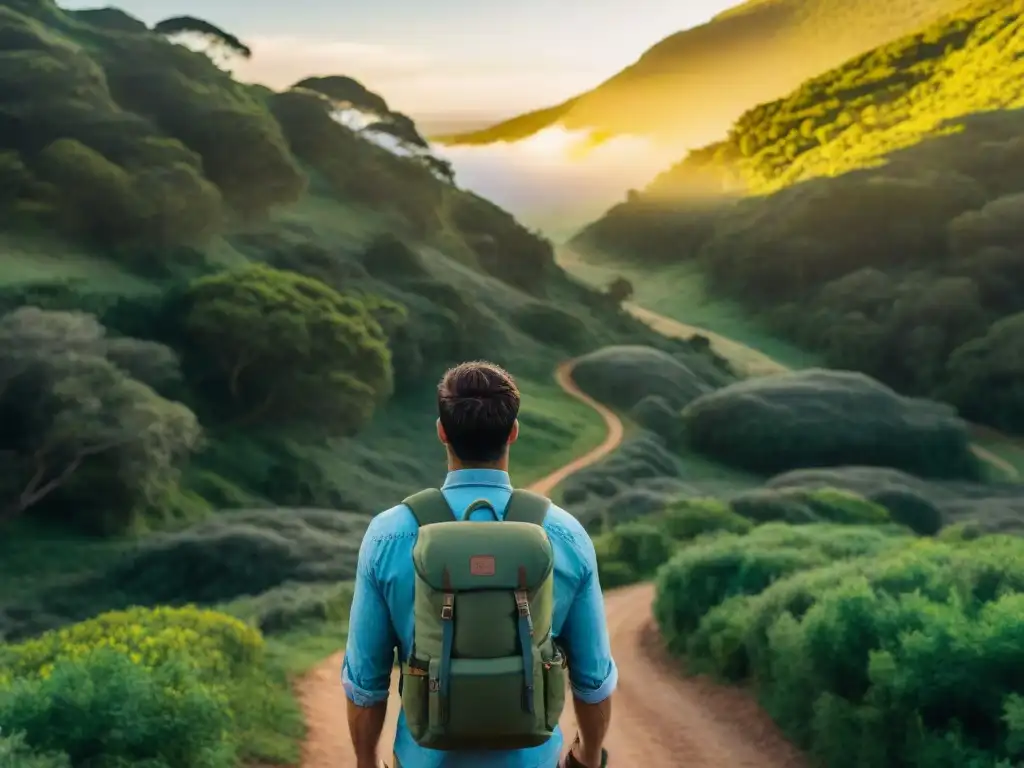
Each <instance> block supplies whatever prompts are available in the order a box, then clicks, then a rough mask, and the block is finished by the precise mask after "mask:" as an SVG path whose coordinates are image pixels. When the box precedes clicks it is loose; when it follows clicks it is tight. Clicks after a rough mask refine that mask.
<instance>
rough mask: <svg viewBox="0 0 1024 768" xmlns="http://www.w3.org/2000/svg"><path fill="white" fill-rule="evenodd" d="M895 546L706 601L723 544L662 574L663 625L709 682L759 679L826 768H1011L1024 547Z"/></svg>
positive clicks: (1012, 541)
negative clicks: (705, 589)
mask: <svg viewBox="0 0 1024 768" xmlns="http://www.w3.org/2000/svg"><path fill="white" fill-rule="evenodd" d="M762 530H763V529H762ZM801 530H806V529H801ZM847 530H849V529H847ZM754 535H756V532H755V534H752V535H751V536H750V537H747V539H746V540H747V541H748V542H749V541H752V540H753V537H754ZM893 544H894V545H890V546H880V547H873V548H868V549H865V550H862V551H861V552H860V553H858V552H856V551H855V550H853V549H847V551H846V552H845V553H844V554H843V555H842V557H843V559H842V560H841V561H839V562H834V563H831V564H814V563H811V564H810V567H808V568H805V569H801V570H799V571H790V572H789V575H787V576H783V577H782V578H778V579H776V580H774V581H772V582H771V583H765V582H764V581H763V580H762V581H761V582H760V583H757V582H756V581H749V582H747V583H748V584H749V585H750V587H751V588H750V589H746V590H741V589H733V590H732V591H731V593H730V592H727V591H723V592H721V593H720V594H717V595H713V596H712V595H709V598H708V599H705V600H699V599H695V597H694V591H693V588H692V582H691V579H692V578H693V577H694V575H695V574H697V573H698V572H699V570H698V569H699V568H700V567H707V565H709V564H711V563H713V562H715V559H716V556H717V555H716V552H715V548H716V547H719V548H720V547H722V546H723V545H722V542H721V541H713V542H709V543H708V544H706V545H704V547H703V552H704V554H701V548H691V549H689V550H687V551H686V552H683V553H680V554H679V555H677V556H676V559H675V560H674V561H673V563H672V564H670V565H669V566H667V567H666V568H665V569H664V570H663V571H662V573H661V577H660V579H659V583H658V597H657V600H656V606H657V618H658V621H659V624H660V625H661V627H662V631H663V632H665V633H666V636H667V638H668V640H669V644H670V646H671V647H672V649H673V651H674V652H677V653H683V652H685V653H686V654H687V656H688V660H689V661H690V662H691V663H693V664H695V665H697V666H698V668H706V669H710V670H713V671H715V672H717V673H718V674H721V675H725V676H728V677H730V678H732V679H742V678H746V677H749V678H751V679H753V680H756V682H757V687H758V694H759V697H760V699H761V701H762V703H763V704H764V705H765V707H766V708H767V709H768V711H769V713H770V714H771V715H772V717H773V718H774V719H775V720H776V721H777V722H778V723H779V724H780V725H781V726H782V728H783V730H784V731H785V732H786V733H787V734H788V735H789V736H790V737H791V738H792V739H794V741H795V742H796V743H797V744H798V745H800V746H802V747H804V748H806V749H808V750H809V751H810V752H811V754H813V755H815V756H816V757H817V758H818V759H820V760H821V761H822V762H823V763H824V764H827V765H834V766H855V765H866V764H881V763H883V762H884V763H885V764H886V765H893V766H900V767H903V766H906V767H907V768H909V767H910V766H915V765H921V764H922V763H924V762H927V763H928V764H929V765H949V766H953V765H979V766H980V765H995V764H1000V765H1002V764H1005V765H1009V764H1010V763H1011V762H1012V760H1014V759H1016V758H1017V754H1018V753H1017V746H1016V745H1017V743H1018V735H1017V731H1018V728H1017V725H1016V723H1017V715H1016V712H1017V708H1018V706H1019V704H1018V693H1017V691H1018V687H1019V681H1018V679H1017V673H1016V671H1015V670H1017V669H1018V668H1019V664H1020V659H1019V658H1017V656H1019V654H1020V649H1021V647H1022V646H1021V644H1020V642H1019V640H1018V637H1017V635H1018V634H1019V631H1020V626H1021V625H1020V620H1019V618H1020V610H1021V606H1020V602H1021V600H1020V597H1019V594H1018V593H1019V590H1020V589H1021V587H1022V585H1024V581H1022V579H1024V570H1022V566H1021V564H1022V563H1024V557H1022V555H1024V550H1022V542H1021V540H1020V539H1019V538H1009V537H982V538H979V539H976V540H973V541H966V542H953V543H935V542H918V543H916V544H914V545H913V546H911V547H906V546H899V544H900V542H899V540H898V539H897V540H894V541H893ZM763 551H764V556H765V557H774V556H775V555H774V554H769V553H770V550H767V549H766V550H763ZM851 556H852V557H851ZM830 559H832V558H830ZM730 594H731V595H732V596H731V597H730V596H729V595H730ZM854 734H856V736H854Z"/></svg>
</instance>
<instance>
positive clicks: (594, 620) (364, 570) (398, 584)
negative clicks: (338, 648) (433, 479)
mask: <svg viewBox="0 0 1024 768" xmlns="http://www.w3.org/2000/svg"><path fill="white" fill-rule="evenodd" d="M441 490H442V492H443V493H444V496H445V498H446V499H447V500H448V504H449V506H451V508H452V510H453V511H454V512H455V514H456V515H458V516H460V517H461V515H462V512H463V511H464V510H465V509H466V508H467V507H468V506H469V505H470V504H472V503H473V502H474V501H476V500H477V499H480V498H483V499H487V500H488V501H490V502H491V503H492V504H493V505H494V508H495V509H496V510H498V511H499V514H500V515H501V516H502V517H504V509H505V505H506V504H507V503H508V500H509V496H510V494H511V493H512V485H511V483H510V482H509V476H508V474H507V473H505V472H502V471H500V470H496V469H463V470H459V471H457V472H450V473H448V477H447V479H446V480H445V483H444V486H442V488H441ZM472 519H473V520H478V519H479V520H490V521H492V522H493V520H494V519H493V517H492V516H491V514H490V512H489V511H488V510H486V509H483V510H477V511H476V512H474V513H473V515H472ZM544 530H545V531H547V534H548V538H549V539H550V541H551V545H552V548H553V550H554V555H555V603H554V616H553V622H552V628H553V633H554V635H555V636H556V637H557V639H558V641H559V643H560V644H561V645H562V646H563V647H564V648H565V650H566V652H567V653H568V656H569V659H570V660H571V662H572V666H571V667H570V669H569V679H570V682H571V684H572V690H573V694H574V695H575V696H576V697H578V698H579V699H580V700H581V701H583V702H586V703H588V704H597V703H598V702H601V701H604V700H605V699H606V698H608V697H609V696H610V695H611V693H612V691H613V690H614V689H615V684H616V682H617V681H618V671H617V670H616V667H615V662H614V661H613V660H612V654H611V648H610V646H609V643H608V628H607V627H606V626H605V616H604V599H603V597H602V595H601V585H600V584H599V582H598V578H597V558H596V555H595V554H594V544H593V542H591V540H590V537H589V536H588V535H587V532H586V531H585V530H583V526H582V525H580V523H579V521H578V520H577V519H576V518H575V517H573V516H572V515H570V514H569V513H568V512H566V511H565V510H563V509H560V508H559V507H557V506H555V505H554V504H552V505H551V508H550V509H549V510H548V513H547V517H546V518H545V520H544ZM417 531H418V526H417V524H416V518H415V517H413V514H412V511H411V510H410V509H409V508H408V507H406V506H405V505H404V504H399V505H398V506H396V507H392V508H391V509H389V510H387V511H386V512H381V513H380V514H379V515H377V516H376V517H374V518H373V520H372V521H371V523H370V526H369V528H367V530H366V535H365V536H364V537H363V543H362V545H361V546H360V548H359V564H358V567H357V572H356V586H355V595H354V597H353V599H352V614H351V619H350V622H349V633H348V644H347V646H346V649H345V662H344V664H343V666H342V672H341V678H342V683H343V685H344V687H345V694H346V695H347V696H348V698H349V699H351V700H352V701H354V702H355V703H356V704H359V705H360V706H369V705H371V704H374V703H377V702H381V701H384V700H385V699H386V698H387V696H388V684H389V681H390V678H391V667H392V661H393V649H394V648H395V647H398V649H399V654H400V657H401V658H403V659H404V658H407V657H408V655H409V649H410V648H411V647H412V641H413V588H414V587H413V585H414V583H415V572H414V570H413V562H412V548H413V546H414V545H415V544H416V536H417ZM566 706H571V704H570V703H568V702H567V703H566ZM561 749H562V734H561V732H560V731H559V730H556V731H555V734H554V736H552V737H551V739H550V740H549V741H548V742H547V743H546V744H543V745H541V746H539V747H534V748H532V749H523V750H516V751H511V752H482V753H480V752H477V753H470V752H440V751H437V750H433V749H425V748H423V747H421V746H419V745H418V744H416V742H415V741H413V739H412V736H411V735H410V733H409V730H408V729H407V728H406V725H405V715H404V714H403V715H402V716H401V717H400V718H399V721H398V733H397V735H396V737H395V745H394V752H395V754H396V755H397V756H398V759H399V760H400V761H401V763H402V768H471V767H472V768H555V766H556V764H557V762H558V757H559V755H560V753H561ZM385 759H386V760H387V761H388V762H389V763H390V760H389V759H388V758H387V757H386V756H385Z"/></svg>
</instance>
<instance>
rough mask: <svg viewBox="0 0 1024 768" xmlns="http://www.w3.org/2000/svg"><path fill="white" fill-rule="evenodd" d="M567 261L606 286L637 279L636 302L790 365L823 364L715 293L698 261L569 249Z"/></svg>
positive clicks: (573, 270)
mask: <svg viewBox="0 0 1024 768" xmlns="http://www.w3.org/2000/svg"><path fill="white" fill-rule="evenodd" d="M559 263H560V264H561V266H562V267H563V268H565V269H566V271H568V272H569V273H570V274H572V275H573V276H575V277H576V278H578V279H579V280H581V281H582V282H583V283H585V284H587V285H592V286H597V287H603V286H605V285H607V284H608V283H610V282H611V281H612V280H613V279H615V278H616V277H624V278H626V279H627V280H629V281H630V283H632V285H633V299H632V300H633V302H634V303H636V304H638V305H639V306H641V307H643V308H645V309H649V310H651V311H652V312H657V313H658V314H660V315H664V316H665V317H668V318H671V319H672V320H676V321H678V322H681V323H685V324H688V325H696V326H700V327H701V328H704V329H707V330H709V331H713V332H714V333H717V334H721V335H722V336H725V337H727V338H728V339H731V340H732V341H735V342H739V343H740V344H743V345H745V346H748V347H751V348H753V349H755V350H757V351H759V352H762V353H764V354H765V355H767V356H768V357H770V358H772V359H773V360H776V361H778V362H779V363H781V364H782V365H784V366H785V367H787V368H793V369H801V368H813V367H815V366H817V365H819V364H820V360H819V359H818V357H817V356H816V355H814V354H812V353H810V352H807V351H805V350H802V349H800V348H798V347H795V346H793V345H792V344H788V343H786V342H785V341H781V340H779V339H776V338H774V337H772V336H771V335H770V334H768V333H766V332H765V331H764V330H763V329H762V328H760V327H759V325H758V323H757V322H756V321H754V320H752V319H751V318H750V313H749V312H747V311H746V310H744V309H743V307H742V306H740V305H739V304H738V303H736V302H734V301H731V300H729V299H724V298H719V297H717V296H712V295H710V294H709V292H708V289H707V286H706V282H705V280H704V277H703V275H702V274H701V272H700V268H699V266H697V265H696V264H673V265H671V266H665V267H640V266H636V265H633V264H625V263H612V262H605V263H594V262H591V261H583V260H581V259H579V258H575V257H574V256H573V255H572V254H569V253H566V252H565V251H564V250H563V251H562V253H561V254H560V262H559Z"/></svg>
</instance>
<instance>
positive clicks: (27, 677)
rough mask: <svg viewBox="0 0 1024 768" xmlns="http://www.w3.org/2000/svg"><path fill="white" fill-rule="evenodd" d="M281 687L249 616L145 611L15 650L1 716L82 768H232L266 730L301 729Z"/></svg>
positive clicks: (5, 667) (44, 749)
mask: <svg viewBox="0 0 1024 768" xmlns="http://www.w3.org/2000/svg"><path fill="white" fill-rule="evenodd" d="M281 682H282V681H280V680H279V679H277V677H276V675H275V674H274V673H272V672H271V671H270V670H269V668H268V667H267V663H266V659H265V656H264V643H263V638H262V637H261V635H260V633H259V632H258V631H257V630H255V629H253V628H251V627H250V626H248V625H246V624H244V623H242V622H241V621H239V620H238V619H235V618H232V617H230V616H227V615H224V614H221V613H215V612H212V611H200V610H197V609H195V608H181V609H172V608H158V609H155V610H148V609H141V608H134V609H131V610H129V611H119V612H113V613H107V614H103V615H101V616H98V617H96V618H95V619H91V620H89V621H86V622H83V623H81V624H76V625H72V626H70V627H66V628H64V629H61V630H59V631H54V632H48V633H46V634H44V635H42V636H40V637H38V638H35V639H33V640H29V641H26V642H23V643H21V644H18V645H13V646H6V647H4V648H3V653H2V654H0V720H2V721H3V723H4V727H5V731H7V729H10V730H11V731H13V732H14V733H21V734H23V738H24V744H25V745H27V746H28V747H31V748H32V749H33V750H37V751H38V752H40V753H56V754H64V755H67V756H68V757H69V758H70V762H71V764H72V765H111V766H113V765H122V764H129V763H130V764H145V765H153V766H158V767H159V768H193V767H194V766H198V767H199V768H228V766H233V765H235V764H236V762H237V760H238V758H239V757H245V756H246V755H250V754H255V753H258V751H259V745H258V744H253V743H248V739H250V738H251V737H250V736H249V735H248V732H249V730H250V729H252V728H253V727H254V726H256V725H258V726H260V727H262V728H268V729H273V728H286V727H289V726H290V723H291V722H292V711H291V709H290V705H289V704H288V703H287V702H286V701H285V702H282V699H281V698H280V696H279V695H278V692H277V691H276V690H275V686H278V685H280V684H281ZM275 719H277V720H278V721H279V722H277V723H276V724H275V722H274V721H275Z"/></svg>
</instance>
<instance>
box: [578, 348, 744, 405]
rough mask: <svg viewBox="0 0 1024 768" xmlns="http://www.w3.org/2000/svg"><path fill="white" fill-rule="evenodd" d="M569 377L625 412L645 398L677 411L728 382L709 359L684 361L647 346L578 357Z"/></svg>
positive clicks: (600, 351) (584, 389) (689, 357)
mask: <svg viewBox="0 0 1024 768" xmlns="http://www.w3.org/2000/svg"><path fill="white" fill-rule="evenodd" d="M573 377H574V378H575V380H576V381H577V383H578V384H579V386H580V388H581V389H583V391H585V392H586V393H587V394H589V395H591V396H593V397H595V398H597V399H598V400H600V401H601V402H603V403H608V404H609V405H612V406H614V407H616V408H620V409H622V410H628V409H630V408H632V407H633V406H635V405H637V404H638V403H639V402H640V401H641V400H643V399H645V398H647V397H660V398H662V399H663V400H664V401H665V402H666V403H667V404H668V405H669V407H671V408H675V409H679V408H682V407H683V406H685V405H687V404H688V403H690V402H691V401H693V400H694V399H695V398H697V397H700V396H701V395H703V394H706V393H708V392H711V391H712V390H714V389H715V388H716V387H719V386H722V385H723V384H726V383H728V382H729V381H731V378H730V377H729V376H727V375H726V374H724V373H723V372H722V371H721V370H720V369H718V368H717V367H716V366H715V365H714V363H713V362H712V361H711V359H710V358H703V357H702V356H701V355H698V354H693V355H691V356H688V357H687V358H686V359H685V360H684V359H680V358H679V357H674V356H672V355H670V354H668V353H666V352H662V351H660V350H657V349H653V348H651V347H640V346H630V347H605V348H604V349H600V350H598V351H596V352H591V353H590V354H588V355H584V356H583V357H581V358H579V360H578V361H577V363H576V367H575V368H574V369H573Z"/></svg>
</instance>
